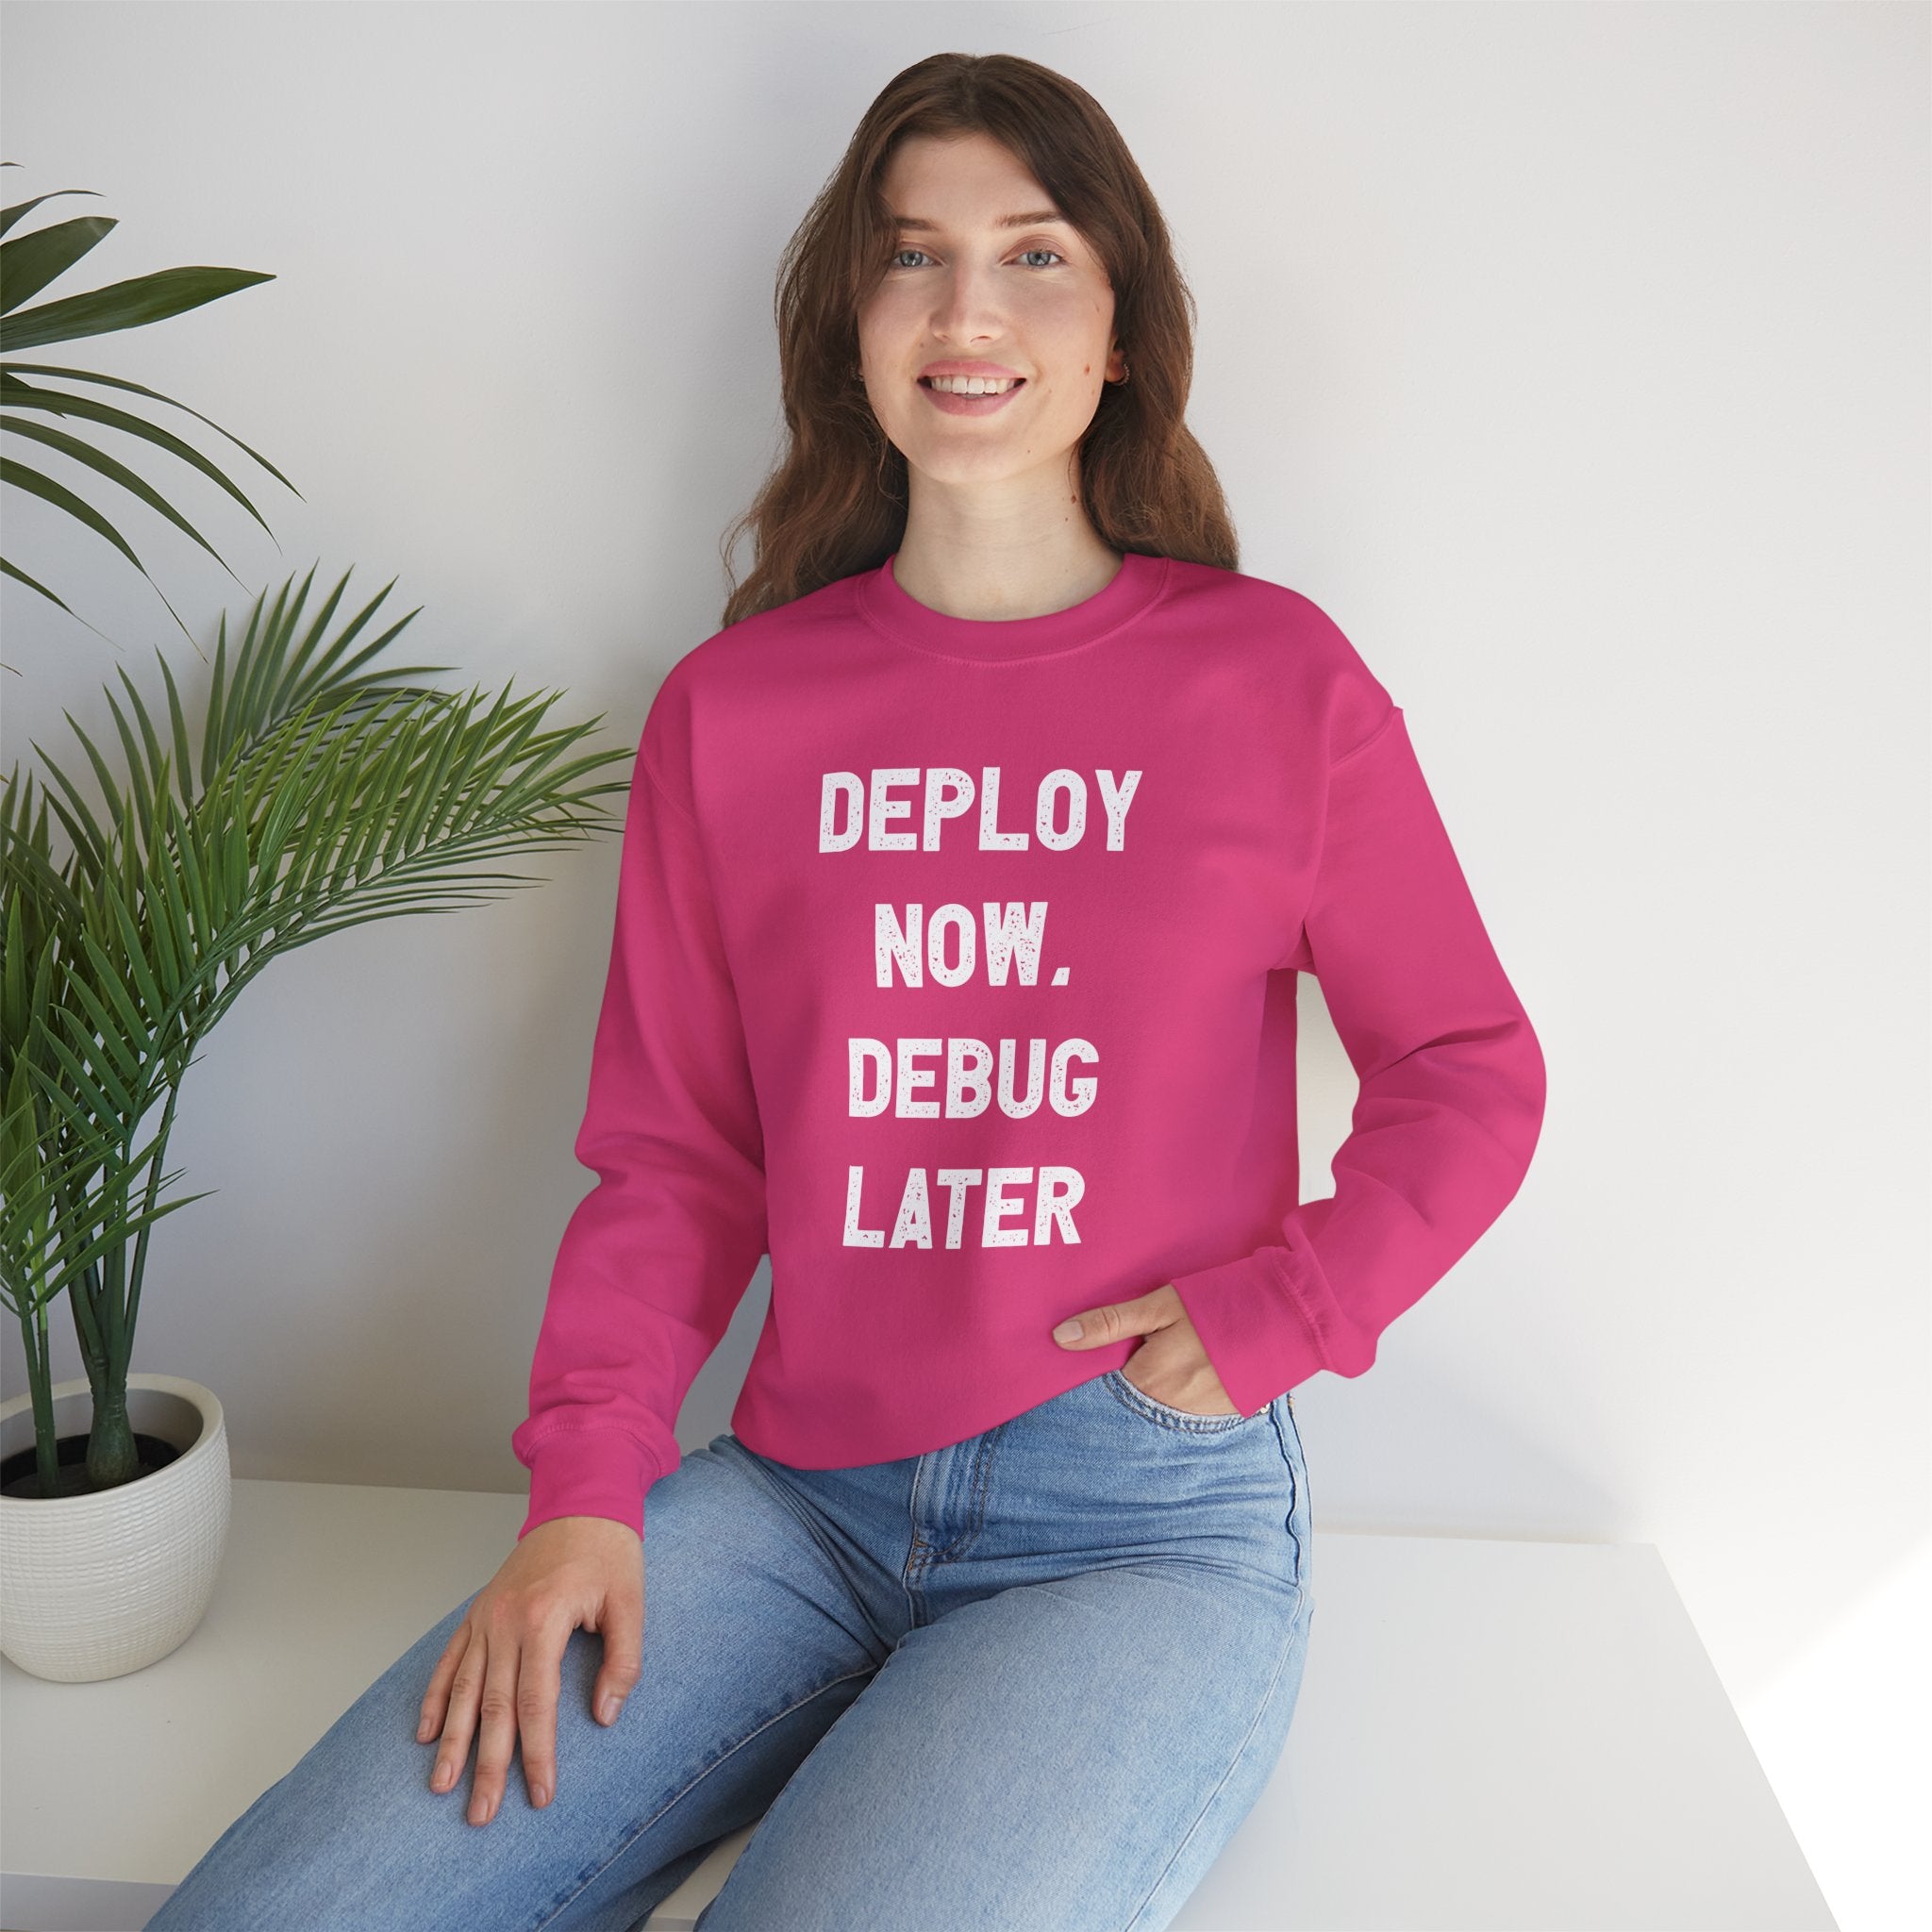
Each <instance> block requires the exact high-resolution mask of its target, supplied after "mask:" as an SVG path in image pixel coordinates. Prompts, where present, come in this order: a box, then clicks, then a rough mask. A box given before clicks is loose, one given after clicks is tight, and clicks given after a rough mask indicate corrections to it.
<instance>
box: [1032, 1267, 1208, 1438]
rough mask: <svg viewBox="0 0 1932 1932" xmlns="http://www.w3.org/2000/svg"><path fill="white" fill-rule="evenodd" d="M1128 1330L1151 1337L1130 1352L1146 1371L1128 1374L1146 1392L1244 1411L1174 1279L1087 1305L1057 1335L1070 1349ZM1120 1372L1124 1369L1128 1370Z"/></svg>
mask: <svg viewBox="0 0 1932 1932" xmlns="http://www.w3.org/2000/svg"><path fill="white" fill-rule="evenodd" d="M1073 1324H1078V1326H1079V1331H1080V1332H1079V1333H1078V1335H1074V1334H1073V1333H1072V1332H1071V1328H1072V1325H1073ZM1129 1335H1144V1336H1145V1337H1146V1338H1147V1340H1146V1341H1143V1342H1142V1343H1141V1346H1140V1347H1139V1348H1137V1349H1136V1350H1135V1351H1134V1353H1133V1355H1132V1356H1131V1357H1129V1359H1130V1360H1131V1361H1133V1362H1137V1363H1139V1364H1140V1368H1141V1373H1140V1374H1138V1375H1127V1380H1128V1381H1130V1382H1131V1383H1132V1384H1133V1385H1134V1387H1135V1388H1136V1389H1138V1390H1140V1391H1141V1392H1142V1393H1143V1394H1146V1395H1151V1396H1153V1398H1154V1399H1155V1401H1157V1402H1164V1403H1166V1404H1167V1406H1168V1407H1170V1408H1185V1409H1190V1410H1191V1411H1192V1412H1193V1413H1194V1414H1196V1415H1238V1414H1240V1412H1241V1411H1240V1410H1239V1409H1237V1408H1236V1407H1235V1406H1234V1404H1233V1403H1231V1402H1230V1401H1229V1400H1228V1399H1227V1391H1226V1390H1225V1389H1224V1388H1223V1387H1222V1386H1221V1377H1220V1376H1219V1375H1217V1374H1215V1373H1214V1364H1213V1363H1212V1362H1210V1361H1209V1360H1208V1351H1207V1350H1206V1349H1205V1348H1203V1347H1202V1346H1201V1338H1200V1335H1199V1334H1198V1333H1197V1332H1196V1331H1195V1328H1194V1324H1192V1323H1191V1321H1189V1320H1188V1307H1187V1304H1186V1303H1185V1302H1183V1301H1182V1300H1181V1298H1180V1296H1179V1295H1178V1294H1177V1293H1176V1292H1175V1291H1174V1283H1173V1282H1171V1281H1170V1282H1166V1283H1163V1284H1162V1286H1160V1287H1159V1288H1157V1289H1155V1290H1154V1291H1152V1292H1151V1293H1148V1294H1143V1295H1137V1296H1136V1297H1135V1298H1134V1299H1133V1300H1132V1301H1130V1302H1108V1303H1105V1304H1103V1305H1102V1306H1101V1307H1097V1308H1082V1309H1081V1310H1080V1312H1079V1313H1078V1314H1077V1315H1069V1316H1068V1317H1067V1319H1066V1321H1064V1322H1062V1323H1061V1324H1059V1326H1058V1328H1056V1329H1055V1330H1054V1331H1053V1339H1054V1340H1055V1341H1057V1342H1058V1343H1059V1345H1060V1346H1061V1347H1062V1348H1066V1349H1081V1348H1106V1347H1108V1345H1109V1344H1110V1343H1113V1342H1117V1341H1124V1340H1125V1339H1126V1338H1127V1337H1128V1336H1129ZM1121 1373H1122V1374H1126V1370H1125V1369H1123V1370H1122V1371H1121Z"/></svg>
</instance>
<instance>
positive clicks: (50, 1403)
mask: <svg viewBox="0 0 1932 1932" xmlns="http://www.w3.org/2000/svg"><path fill="white" fill-rule="evenodd" d="M20 1334H21V1341H23V1343H24V1344H25V1348H26V1380H27V1388H28V1389H29V1391H31V1392H32V1395H33V1411H34V1474H35V1475H37V1476H38V1477H39V1478H40V1484H41V1494H42V1496H47V1497H53V1496H58V1494H59V1493H60V1487H59V1485H60V1448H59V1443H58V1441H57V1440H56V1438H55V1435H54V1383H53V1371H52V1369H51V1367H50V1365H49V1361H48V1357H47V1305H46V1303H45V1302H43V1301H42V1300H40V1299H39V1297H38V1296H31V1297H27V1298H25V1300H24V1302H23V1305H22V1307H21V1309H20Z"/></svg>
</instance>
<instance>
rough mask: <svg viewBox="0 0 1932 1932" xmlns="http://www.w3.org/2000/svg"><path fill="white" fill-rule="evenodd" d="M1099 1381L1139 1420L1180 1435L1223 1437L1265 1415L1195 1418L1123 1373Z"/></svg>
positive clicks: (1111, 1371) (1113, 1371) (1262, 1412)
mask: <svg viewBox="0 0 1932 1932" xmlns="http://www.w3.org/2000/svg"><path fill="white" fill-rule="evenodd" d="M1101 1380H1102V1381H1103V1382H1104V1383H1105V1384H1106V1385H1107V1387H1108V1391H1110V1392H1111V1393H1112V1395H1113V1396H1114V1398H1115V1399H1116V1400H1117V1401H1118V1402H1120V1404H1121V1405H1122V1406H1123V1407H1125V1408H1129V1409H1131V1410H1132V1411H1133V1412H1134V1413H1135V1414H1136V1415H1137V1416H1139V1417H1141V1419H1142V1420H1143V1421H1146V1422H1150V1423H1154V1424H1157V1425H1158V1426H1159V1427H1160V1428H1163V1429H1174V1430H1175V1431H1176V1432H1178V1433H1179V1434H1182V1435H1189V1436H1222V1435H1225V1434H1226V1433H1227V1432H1228V1431H1229V1430H1230V1429H1239V1428H1242V1427H1244V1426H1245V1425H1246V1424H1249V1423H1256V1422H1259V1421H1260V1420H1261V1418H1262V1417H1263V1416H1265V1415H1266V1414H1267V1413H1268V1411H1267V1410H1266V1409H1265V1408H1264V1409H1262V1410H1260V1411H1259V1412H1258V1413H1257V1414H1255V1415H1241V1414H1240V1413H1236V1414H1234V1415H1197V1414H1196V1413H1195V1412H1194V1411H1193V1410H1192V1409H1191V1408H1175V1407H1173V1405H1172V1404H1170V1403H1165V1402H1161V1401H1158V1400H1157V1399H1156V1398H1155V1397H1154V1396H1152V1395H1149V1394H1148V1393H1147V1391H1145V1390H1144V1389H1140V1388H1137V1387H1136V1386H1135V1385H1134V1384H1133V1383H1132V1382H1130V1381H1128V1380H1127V1377H1126V1374H1125V1371H1124V1370H1121V1369H1109V1370H1108V1372H1107V1374H1105V1375H1103V1376H1102V1377H1101Z"/></svg>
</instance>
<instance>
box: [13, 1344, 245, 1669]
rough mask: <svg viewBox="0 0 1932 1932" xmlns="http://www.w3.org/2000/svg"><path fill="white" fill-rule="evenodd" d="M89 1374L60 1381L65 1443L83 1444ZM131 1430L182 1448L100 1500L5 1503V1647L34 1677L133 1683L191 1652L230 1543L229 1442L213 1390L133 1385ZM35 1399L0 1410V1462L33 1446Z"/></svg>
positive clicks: (133, 1379) (174, 1383) (161, 1383)
mask: <svg viewBox="0 0 1932 1932" xmlns="http://www.w3.org/2000/svg"><path fill="white" fill-rule="evenodd" d="M92 1419H93V1398H92V1395H91V1394H90V1392H89V1389H88V1383H87V1378H86V1377H85V1376H84V1375H83V1376H80V1377H77V1378H76V1379H75V1380H74V1381H72V1382H57V1383H55V1385H54V1424H55V1434H56V1436H57V1437H58V1436H73V1435H80V1434H84V1433H85V1432H86V1430H87V1428H88V1426H89V1424H90V1423H91V1422H92ZM127 1420H128V1424H129V1426H130V1427H132V1428H133V1429H135V1430H137V1431H138V1432H139V1433H141V1434H142V1435H146V1436H158V1437H159V1438H160V1439H161V1440H162V1441H167V1442H172V1443H174V1444H175V1448H176V1449H177V1450H178V1451H179V1452H180V1453H179V1454H178V1455H177V1456H176V1457H175V1459H174V1460H173V1461H172V1462H170V1463H169V1464H167V1466H166V1467H165V1468H162V1469H158V1470H156V1471H155V1472H154V1473H153V1474H151V1475H143V1476H139V1477H137V1478H136V1479H135V1480H134V1481H133V1482H129V1483H121V1484H119V1485H117V1486H116V1487H115V1488H113V1489H110V1490H100V1491H96V1492H95V1493H93V1494H92V1495H85V1496H56V1497H51V1498H36V1497H28V1496H0V1651H5V1652H6V1654H7V1655H8V1657H10V1658H11V1659H12V1660H13V1662H15V1663H16V1664H18V1665H19V1666H20V1668H21V1669H22V1670H24V1671H28V1672H31V1673H32V1674H33V1675H35V1676H37V1677H50V1678H53V1679H55V1680H56V1681H58V1682H60V1683H66V1684H85V1683H92V1682H94V1681H95V1680H96V1679H98V1678H102V1677H119V1676H124V1675H125V1674H126V1673H127V1672H129V1671H138V1670H140V1669H142V1666H143V1665H146V1664H151V1663H153V1662H154V1661H155V1660H156V1659H157V1658H158V1657H166V1656H167V1654H168V1653H169V1652H170V1651H171V1650H173V1649H175V1647H176V1645H178V1644H180V1643H181V1642H183V1641H185V1640H186V1639H187V1637H188V1635H189V1633H190V1632H191V1631H192V1630H193V1628H194V1626H195V1625H196V1624H199V1623H200V1622H201V1619H202V1616H203V1614H204V1612H205V1611H206V1610H207V1609H208V1599H209V1598H210V1597H211V1596H212V1595H213V1594H214V1587H215V1577H216V1575H217V1574H218V1573H219V1572H220V1569H221V1564H222V1551H223V1549H224V1548H225V1546H226V1543H227V1540H228V1496H229V1490H228V1432H227V1425H226V1424H225V1422H224V1421H223V1417H222V1405H221V1404H220V1402H218V1401H217V1400H216V1399H215V1396H214V1392H213V1391H211V1390H208V1389H204V1388H203V1387H202V1385H201V1384H200V1383H199V1382H191V1381H188V1380H186V1379H185V1378H184V1377H182V1376H180V1375H146V1374H130V1375H129V1376H128V1377H127ZM33 1440H34V1418H33V1407H32V1397H31V1396H28V1395H16V1396H14V1397H13V1398H12V1399H11V1400H10V1401H8V1402H6V1403H4V1404H0V1456H10V1455H12V1454H13V1452H14V1451H15V1450H17V1449H25V1448H31V1447H32V1445H33Z"/></svg>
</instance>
